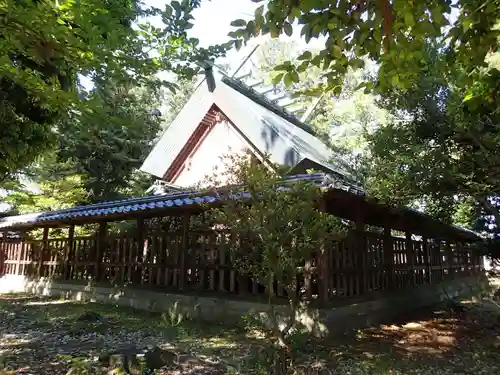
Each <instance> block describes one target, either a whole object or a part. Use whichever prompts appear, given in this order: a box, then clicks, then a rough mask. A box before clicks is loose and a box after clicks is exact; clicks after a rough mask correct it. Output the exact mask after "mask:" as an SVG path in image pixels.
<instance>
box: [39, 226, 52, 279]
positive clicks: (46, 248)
mask: <svg viewBox="0 0 500 375" xmlns="http://www.w3.org/2000/svg"><path fill="white" fill-rule="evenodd" d="M49 230H50V228H49V227H45V228H43V238H42V247H41V248H40V259H39V261H38V270H37V277H38V278H40V277H42V271H43V260H44V259H43V258H44V255H45V254H46V252H47V251H49Z"/></svg>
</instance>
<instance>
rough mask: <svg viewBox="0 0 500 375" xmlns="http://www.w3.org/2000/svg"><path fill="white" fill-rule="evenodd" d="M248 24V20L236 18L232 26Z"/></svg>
mask: <svg viewBox="0 0 500 375" xmlns="http://www.w3.org/2000/svg"><path fill="white" fill-rule="evenodd" d="M246 24H247V21H245V20H243V19H237V20H234V21H232V22H231V24H230V25H231V26H233V27H243V26H246Z"/></svg>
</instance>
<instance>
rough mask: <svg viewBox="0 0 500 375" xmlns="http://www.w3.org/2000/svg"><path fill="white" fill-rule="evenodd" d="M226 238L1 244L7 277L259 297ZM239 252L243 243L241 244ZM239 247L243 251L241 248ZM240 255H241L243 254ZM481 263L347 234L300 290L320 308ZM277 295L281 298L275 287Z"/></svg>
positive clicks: (312, 265)
mask: <svg viewBox="0 0 500 375" xmlns="http://www.w3.org/2000/svg"><path fill="white" fill-rule="evenodd" d="M234 240H235V239H234V238H232V236H231V235H230V234H229V233H227V232H224V231H189V232H188V231H186V230H180V231H177V232H164V233H159V234H149V235H146V236H143V237H141V236H137V235H136V236H113V235H107V236H103V235H102V234H97V235H95V236H88V237H74V236H73V235H72V233H71V230H70V236H69V238H62V239H49V238H48V236H47V234H46V235H45V236H44V239H43V240H21V239H6V238H4V239H0V251H3V252H4V256H5V261H4V268H3V273H4V274H10V275H25V276H29V277H48V278H53V279H57V280H82V281H84V280H85V281H86V280H95V281H109V282H111V283H113V284H119V285H124V284H132V285H135V286H145V287H147V288H151V289H154V290H161V291H165V292H166V291H171V292H175V291H177V292H179V291H183V292H188V291H199V292H212V293H218V294H239V295H248V294H250V295H251V294H253V295H257V294H262V293H264V292H265V289H264V287H263V286H262V285H260V284H258V283H257V282H256V281H255V280H253V279H252V278H251V277H250V276H246V275H241V274H239V273H238V272H237V271H236V269H235V268H234V267H233V266H232V264H233V262H232V260H233V259H232V256H234V254H235V253H234V252H231V251H230V246H229V244H230V242H231V241H234ZM243 245H244V244H243ZM243 245H242V246H243ZM242 251H244V249H242ZM480 270H481V258H480V257H479V256H478V255H476V254H473V253H471V252H470V251H469V250H468V247H467V245H466V244H463V243H451V244H450V243H445V242H442V241H435V240H431V239H428V240H427V239H424V240H423V241H415V240H412V239H411V237H410V236H409V235H407V237H406V238H401V237H392V236H391V235H390V232H388V231H386V232H385V233H384V234H377V233H373V232H361V233H360V232H356V233H351V234H350V235H348V236H347V238H346V239H345V240H343V241H340V242H338V241H328V240H326V241H325V246H324V248H323V249H321V250H318V252H317V254H314V255H313V256H312V257H311V259H310V260H309V261H308V262H306V263H305V264H304V268H303V272H302V275H303V277H302V278H301V280H299V285H298V289H299V290H302V293H304V295H305V297H308V298H311V299H316V300H320V301H327V300H334V299H340V298H349V297H354V296H360V295H365V294H369V293H372V292H378V291H394V290H401V289H404V288H407V287H410V286H414V285H420V284H430V283H437V282H440V281H442V280H444V279H448V278H453V277H460V276H466V275H473V274H475V273H477V272H478V271H480ZM275 290H276V291H277V293H278V295H281V296H284V295H285V292H284V290H283V288H280V286H279V285H277V286H276V289H275Z"/></svg>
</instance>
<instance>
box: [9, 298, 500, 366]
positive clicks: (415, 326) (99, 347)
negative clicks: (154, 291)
mask: <svg viewBox="0 0 500 375" xmlns="http://www.w3.org/2000/svg"><path fill="white" fill-rule="evenodd" d="M89 311H92V312H96V313H98V314H100V315H102V316H105V317H106V319H107V320H108V321H109V323H110V324H109V325H105V326H103V325H100V324H89V323H88V322H81V321H79V318H80V317H81V316H82V315H83V314H85V313H87V312H89ZM499 312H500V309H499V308H498V306H496V305H495V304H494V303H492V302H487V301H480V302H477V301H476V302H473V301H462V303H461V304H460V306H458V307H456V308H455V309H454V311H451V310H447V309H422V310H419V311H414V312H413V313H412V314H411V315H406V316H402V317H400V318H399V319H397V320H396V321H394V322H393V324H390V325H381V326H377V327H372V328H369V329H364V330H359V331H356V332H353V333H352V334H349V335H344V336H341V337H336V338H334V339H330V340H328V341H321V342H319V341H312V340H306V341H303V342H301V343H300V344H297V345H298V350H297V353H299V358H298V360H297V361H296V364H295V366H294V370H295V371H296V373H297V374H359V375H363V374H371V375H377V374H380V375H382V374H383V375H385V374H392V375H398V374H400V375H406V374H423V375H431V374H476V375H481V374H500V323H499V316H500V313H499ZM339 324H341V322H339ZM0 332H1V338H0V352H3V362H4V363H5V364H6V366H7V367H8V368H10V369H11V372H8V371H7V372H5V374H14V373H15V374H22V373H26V374H28V373H29V374H66V373H67V371H68V369H69V367H70V362H71V358H80V359H81V358H83V359H85V358H87V359H88V358H92V357H95V356H96V355H99V354H101V353H102V352H103V351H112V350H114V349H116V348H120V347H123V345H130V344H134V345H136V346H137V347H160V348H165V349H169V350H175V351H177V352H182V353H186V354H188V355H190V356H191V357H196V358H201V359H203V360H204V361H210V362H214V363H222V364H223V365H224V366H223V368H224V371H222V370H221V368H219V369H218V370H217V371H218V372H217V373H218V374H219V373H241V374H250V373H254V374H259V373H262V374H269V369H268V368H266V364H265V363H263V357H264V355H263V353H264V352H265V351H266V350H267V348H266V346H265V344H264V342H263V341H262V340H259V339H257V338H255V337H252V338H250V337H249V336H248V335H246V334H245V332H244V331H243V330H242V329H240V328H234V327H226V326H223V325H220V326H216V325H207V324H201V323H197V322H187V321H182V322H181V323H180V324H177V325H172V324H170V323H169V322H168V321H166V320H165V319H164V318H162V316H161V314H158V313H147V312H141V311H137V310H134V309H131V308H123V307H120V308H118V307H113V306H110V305H102V304H97V303H78V302H69V301H63V300H55V299H47V298H39V297H27V296H3V297H0ZM160 373H163V374H167V373H168V374H176V373H179V372H175V371H173V370H168V371H167V370H164V372H160ZM185 373H189V372H185ZM191 373H192V374H202V373H203V374H208V373H209V372H200V371H197V372H191ZM0 374H1V375H3V374H2V373H1V372H0Z"/></svg>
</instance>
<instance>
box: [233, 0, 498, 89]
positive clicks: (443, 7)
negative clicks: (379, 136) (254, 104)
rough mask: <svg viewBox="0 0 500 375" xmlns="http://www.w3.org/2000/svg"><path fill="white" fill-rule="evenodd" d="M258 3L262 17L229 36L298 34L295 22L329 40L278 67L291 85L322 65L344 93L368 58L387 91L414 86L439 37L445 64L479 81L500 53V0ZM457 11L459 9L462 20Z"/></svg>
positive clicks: (308, 35)
mask: <svg viewBox="0 0 500 375" xmlns="http://www.w3.org/2000/svg"><path fill="white" fill-rule="evenodd" d="M253 1H254V2H262V3H263V4H262V5H261V6H259V7H258V8H257V10H256V11H255V17H254V19H253V20H251V21H249V22H247V21H245V20H241V19H239V20H235V21H233V22H232V25H233V26H234V27H235V28H236V29H235V30H234V31H232V32H231V33H230V34H229V35H230V36H231V37H232V38H233V39H234V41H235V44H236V46H237V47H239V46H241V45H242V44H243V43H245V42H246V41H247V40H248V39H250V38H252V37H254V36H258V35H261V34H270V35H271V36H272V37H277V36H279V35H280V34H286V35H288V36H290V35H292V33H293V25H294V24H295V23H298V24H299V26H300V34H301V36H302V37H303V38H304V39H305V41H306V42H309V41H310V40H311V39H313V38H314V39H318V38H323V39H324V40H325V45H324V48H323V49H321V50H320V51H319V52H317V53H312V52H311V51H305V52H304V53H303V54H302V55H301V56H300V58H299V60H300V63H298V64H297V63H295V64H294V63H291V62H285V63H283V64H281V65H279V66H278V67H277V69H278V70H280V71H281V72H282V74H281V76H280V77H281V78H282V79H283V80H284V82H285V83H287V84H291V83H292V82H297V81H299V73H300V72H303V71H306V70H307V69H309V68H310V67H311V66H316V67H318V68H321V69H323V70H324V71H325V78H326V85H327V87H328V88H330V89H333V90H335V91H338V92H340V90H341V87H342V77H343V76H344V75H345V73H346V72H347V70H348V68H349V67H353V68H357V67H361V66H363V65H364V60H363V59H364V58H365V57H368V58H369V59H371V60H374V61H376V62H378V63H379V64H380V69H379V71H378V82H377V86H378V88H379V89H382V90H385V89H387V88H390V87H393V86H394V87H398V88H402V89H408V88H410V87H411V86H413V85H414V84H416V83H417V81H418V77H419V74H420V73H421V72H423V71H425V70H426V69H427V68H428V67H427V63H426V60H425V58H424V56H423V55H422V49H423V46H424V44H425V43H426V41H427V40H430V39H436V38H439V39H441V40H442V41H443V42H446V44H445V45H444V46H443V48H444V50H445V51H446V58H445V61H444V65H443V68H444V69H445V70H453V67H454V66H455V65H460V66H462V69H463V70H464V72H465V73H466V76H467V77H469V82H472V81H473V80H474V77H472V76H470V74H471V73H473V72H476V71H477V69H478V67H483V66H485V59H486V57H487V55H488V54H489V53H491V52H495V51H497V50H498V43H497V42H498V40H497V38H498V36H499V35H500V34H499V33H500V28H498V20H499V19H500V2H499V1H498V0H491V1H489V0H477V1H476V0H458V1H456V2H453V1H452V0H427V1H403V0H396V1H390V0H377V1H370V0H340V1H329V0H303V1H298V0H291V1H290V0H270V1H268V2H266V3H265V4H264V2H263V0H253ZM452 13H456V14H458V17H457V20H456V22H454V23H453V22H452V19H451V16H450V15H451V14H452ZM369 87H370V85H369Z"/></svg>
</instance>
